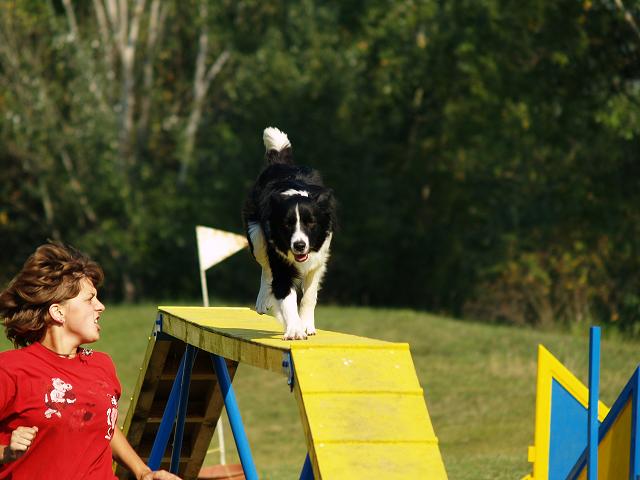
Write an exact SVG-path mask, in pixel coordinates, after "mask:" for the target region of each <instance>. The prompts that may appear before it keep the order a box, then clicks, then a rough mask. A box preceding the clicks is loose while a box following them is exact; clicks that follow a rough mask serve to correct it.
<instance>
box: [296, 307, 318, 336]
mask: <svg viewBox="0 0 640 480" xmlns="http://www.w3.org/2000/svg"><path fill="white" fill-rule="evenodd" d="M300 319H301V320H302V325H303V326H304V331H305V332H307V335H315V334H316V333H318V332H317V331H316V327H315V323H316V322H315V315H314V314H313V310H311V311H309V310H306V311H303V312H301V314H300Z"/></svg>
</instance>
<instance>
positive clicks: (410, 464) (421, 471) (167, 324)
mask: <svg viewBox="0 0 640 480" xmlns="http://www.w3.org/2000/svg"><path fill="white" fill-rule="evenodd" d="M159 310H160V312H159V313H160V315H161V318H162V332H163V333H165V334H167V335H170V336H172V337H175V338H177V339H179V340H182V341H184V342H186V343H189V344H191V345H194V346H196V347H198V348H200V349H202V350H204V351H207V352H210V353H215V354H217V355H221V356H223V357H225V358H227V359H229V360H232V361H236V362H242V363H247V364H249V365H252V366H254V367H258V368H262V369H266V370H270V371H273V372H278V373H285V374H286V372H285V371H284V370H283V367H282V362H283V358H284V357H287V356H288V354H290V355H291V358H292V360H293V366H294V374H295V379H294V389H295V395H296V398H297V401H298V406H299V408H300V415H301V419H302V423H303V428H304V431H305V434H306V438H307V448H308V450H309V454H310V457H311V463H312V465H313V471H314V476H315V478H316V479H318V480H319V479H340V480H350V479H372V478H389V479H395V478H397V479H407V478H424V479H427V478H428V479H431V480H440V479H446V478H447V474H446V472H445V468H444V464H443V462H442V457H441V455H440V450H439V447H438V440H437V438H436V436H435V433H434V430H433V426H432V424H431V420H430V418H429V413H428V411H427V406H426V403H425V400H424V394H423V391H422V388H421V387H420V383H419V381H418V378H417V375H416V372H415V368H414V365H413V361H412V359H411V354H410V352H409V346H408V345H407V344H398V343H391V342H384V341H381V340H373V339H369V338H364V337H358V336H354V335H347V334H341V333H336V332H329V331H323V330H319V331H318V334H317V335H315V336H312V337H310V338H309V339H308V340H305V341H302V340H298V341H285V340H282V326H281V325H280V324H279V323H278V322H277V321H276V320H275V319H274V318H272V317H270V316H267V315H258V314H257V313H256V312H254V311H252V310H249V309H247V308H203V307H159ZM143 373H144V372H143Z"/></svg>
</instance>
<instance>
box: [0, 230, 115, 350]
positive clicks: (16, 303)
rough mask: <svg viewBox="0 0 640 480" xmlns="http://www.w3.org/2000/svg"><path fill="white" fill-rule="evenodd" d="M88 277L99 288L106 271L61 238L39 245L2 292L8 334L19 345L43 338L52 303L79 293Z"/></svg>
mask: <svg viewBox="0 0 640 480" xmlns="http://www.w3.org/2000/svg"><path fill="white" fill-rule="evenodd" d="M84 278H88V279H89V280H91V282H92V283H93V285H94V287H96V288H97V287H98V286H99V285H100V284H101V283H102V280H103V279H104V273H103V272H102V268H100V266H99V265H98V264H97V263H96V262H94V261H93V260H91V259H90V258H89V257H87V256H86V255H85V254H83V253H81V252H80V251H78V250H76V249H75V248H73V247H71V246H68V245H63V244H61V243H58V242H51V243H46V244H44V245H41V246H39V247H38V248H37V249H36V251H35V252H34V253H33V254H32V255H31V256H30V257H29V258H28V259H27V261H26V262H25V264H24V266H23V267H22V270H20V272H19V273H18V275H16V276H15V278H14V279H13V280H11V282H10V283H9V286H8V287H7V288H6V289H5V290H3V291H2V292H1V293H0V318H2V320H3V323H4V327H5V330H6V331H5V333H6V335H7V338H8V339H9V340H11V341H12V342H13V344H14V345H15V346H16V348H18V347H24V346H27V345H29V344H31V343H34V342H37V341H38V340H40V339H41V338H42V337H43V336H44V334H45V331H46V329H47V326H48V324H49V322H50V317H49V307H50V306H51V305H52V304H54V303H61V302H63V301H65V300H68V299H70V298H74V297H75V296H76V295H78V293H80V289H81V281H82V279H84Z"/></svg>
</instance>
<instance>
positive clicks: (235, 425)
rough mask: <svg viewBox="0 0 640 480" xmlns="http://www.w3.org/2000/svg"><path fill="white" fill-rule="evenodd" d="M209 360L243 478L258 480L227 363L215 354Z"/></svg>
mask: <svg viewBox="0 0 640 480" xmlns="http://www.w3.org/2000/svg"><path fill="white" fill-rule="evenodd" d="M211 360H212V361H213V368H214V369H215V371H216V375H217V377H218V383H219V384H220V391H221V392H222V398H223V399H224V406H225V408H226V409H227V416H228V417H229V423H230V424H231V431H232V432H233V438H234V439H235V441H236V448H237V449H238V455H239V456H240V463H242V469H243V470H244V475H245V478H246V479H247V480H258V472H257V471H256V467H255V465H254V463H253V457H252V456H251V448H250V447H249V440H248V439H247V434H246V433H245V431H244V426H243V425H242V417H241V416H240V410H239V409H238V403H237V402H236V396H235V393H234V392H233V387H232V386H231V378H230V377H229V371H228V370H227V364H226V363H225V361H224V358H222V357H220V356H218V355H215V354H211Z"/></svg>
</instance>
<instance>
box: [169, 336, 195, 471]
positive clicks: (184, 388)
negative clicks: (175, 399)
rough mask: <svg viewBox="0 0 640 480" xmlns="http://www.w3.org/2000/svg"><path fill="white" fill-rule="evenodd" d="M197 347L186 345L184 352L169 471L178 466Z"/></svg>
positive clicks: (174, 469) (175, 469) (176, 469)
mask: <svg viewBox="0 0 640 480" xmlns="http://www.w3.org/2000/svg"><path fill="white" fill-rule="evenodd" d="M197 350H198V349H197V348H196V347H194V346H193V345H188V344H187V348H186V350H185V352H184V359H185V366H184V369H183V371H182V379H181V386H180V403H179V404H178V416H177V418H176V433H175V436H174V440H173V450H172V451H171V466H170V467H169V471H170V472H171V473H178V468H179V467H180V452H181V451H182V437H183V435H184V421H185V418H186V416H187V404H188V403H189V387H190V385H191V370H192V367H193V361H194V359H195V357H196V353H197Z"/></svg>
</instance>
